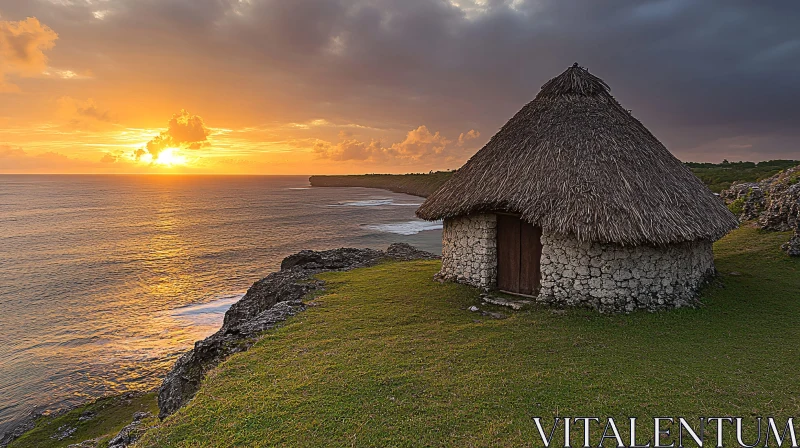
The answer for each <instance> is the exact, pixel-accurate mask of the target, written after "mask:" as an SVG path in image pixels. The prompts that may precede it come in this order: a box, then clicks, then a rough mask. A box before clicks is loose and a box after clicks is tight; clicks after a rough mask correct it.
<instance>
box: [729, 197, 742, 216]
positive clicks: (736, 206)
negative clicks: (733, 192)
mask: <svg viewBox="0 0 800 448" xmlns="http://www.w3.org/2000/svg"><path fill="white" fill-rule="evenodd" d="M728 210H730V211H731V213H733V214H734V215H736V216H739V215H741V214H742V212H744V198H739V199H736V200H735V201H733V202H731V203H730V204H728Z"/></svg>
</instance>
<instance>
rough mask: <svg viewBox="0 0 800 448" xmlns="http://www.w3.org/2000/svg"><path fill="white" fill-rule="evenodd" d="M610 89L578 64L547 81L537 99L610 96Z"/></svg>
mask: <svg viewBox="0 0 800 448" xmlns="http://www.w3.org/2000/svg"><path fill="white" fill-rule="evenodd" d="M610 91H611V88H610V87H608V84H606V83H605V81H603V80H602V79H600V78H598V77H597V76H594V75H592V74H591V73H589V70H588V69H586V68H585V67H581V66H580V65H578V63H577V62H576V63H574V64H572V67H569V68H567V69H566V70H564V72H563V73H561V74H560V75H558V76H556V77H555V78H553V79H551V80H550V81H547V82H546V83H545V84H544V85H543V86H542V90H541V91H540V92H539V94H538V95H537V96H536V97H537V98H553V97H559V96H565V95H577V96H601V95H610V94H609V92H610Z"/></svg>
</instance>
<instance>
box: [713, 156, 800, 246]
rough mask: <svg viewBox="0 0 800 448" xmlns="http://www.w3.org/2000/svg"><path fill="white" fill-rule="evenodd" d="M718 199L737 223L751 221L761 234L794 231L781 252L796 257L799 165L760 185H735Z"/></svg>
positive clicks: (799, 239)
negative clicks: (736, 219)
mask: <svg viewBox="0 0 800 448" xmlns="http://www.w3.org/2000/svg"><path fill="white" fill-rule="evenodd" d="M720 197H721V198H722V199H723V200H724V201H725V203H727V204H728V207H729V208H731V211H733V212H734V213H738V214H739V219H740V220H741V221H751V220H754V221H756V222H757V225H758V226H759V227H760V228H762V229H765V230H775V231H787V230H794V236H792V238H791V239H790V240H789V242H788V243H786V244H784V245H783V246H782V247H781V248H782V249H783V250H784V251H786V253H788V254H789V255H792V256H800V165H798V166H796V167H794V168H790V169H788V170H784V171H782V172H780V173H778V174H776V175H774V176H772V177H770V178H768V179H764V180H762V181H760V182H740V183H735V184H733V185H731V188H729V189H727V190H725V191H723V192H722V193H721V194H720Z"/></svg>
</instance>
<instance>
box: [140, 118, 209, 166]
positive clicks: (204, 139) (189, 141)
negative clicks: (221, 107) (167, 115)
mask: <svg viewBox="0 0 800 448" xmlns="http://www.w3.org/2000/svg"><path fill="white" fill-rule="evenodd" d="M209 135H211V130H210V129H209V128H208V127H206V125H205V123H204V122H203V119H202V118H201V117H200V116H198V115H192V114H190V113H189V112H187V111H186V110H181V111H180V112H179V113H177V114H174V115H173V116H172V118H171V119H170V120H169V124H168V127H167V130H166V131H162V132H161V133H160V134H159V135H158V136H156V137H155V138H153V139H152V140H150V141H149V142H147V145H146V146H145V148H139V149H137V150H136V151H135V152H134V156H135V157H136V159H137V160H138V159H139V158H141V157H142V156H143V155H145V154H148V153H149V154H150V155H152V156H153V160H155V159H156V158H158V155H159V154H160V153H161V151H163V150H165V149H167V148H184V149H200V148H203V147H205V146H208V144H209V143H208V136H209Z"/></svg>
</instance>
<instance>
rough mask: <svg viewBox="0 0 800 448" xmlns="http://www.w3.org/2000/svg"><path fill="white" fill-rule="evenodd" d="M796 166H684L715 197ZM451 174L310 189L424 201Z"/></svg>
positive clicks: (373, 177) (334, 179)
mask: <svg viewBox="0 0 800 448" xmlns="http://www.w3.org/2000/svg"><path fill="white" fill-rule="evenodd" d="M798 164H800V161H798V160H769V161H765V162H758V163H756V162H728V161H727V160H726V161H723V162H722V163H697V162H686V166H688V167H689V168H690V169H691V170H692V172H693V173H694V174H695V175H696V176H697V177H699V178H700V180H702V181H703V183H705V184H706V186H708V188H709V189H710V190H711V191H713V192H715V193H719V192H721V191H722V190H724V189H726V188H728V187H730V186H731V184H732V183H733V182H736V181H742V182H755V181H758V180H762V179H766V178H767V177H770V176H772V175H774V174H776V173H778V172H780V171H783V170H785V169H787V168H791V167H793V166H796V165H798ZM452 175H453V171H436V172H431V173H428V174H424V173H414V174H360V175H351V176H311V177H310V178H309V181H310V182H311V185H312V186H314V187H367V188H381V189H384V190H389V191H394V192H396V193H406V194H413V195H415V196H422V197H428V196H429V195H430V194H431V193H433V192H434V191H436V190H437V189H438V188H439V187H440V186H441V185H442V184H444V183H445V182H446V181H447V179H449V178H450V176H452Z"/></svg>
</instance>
